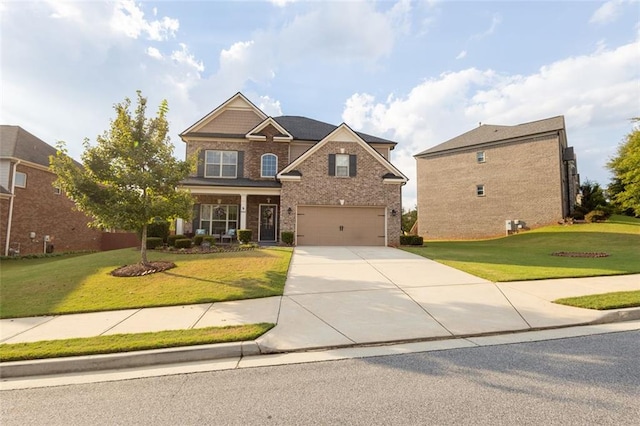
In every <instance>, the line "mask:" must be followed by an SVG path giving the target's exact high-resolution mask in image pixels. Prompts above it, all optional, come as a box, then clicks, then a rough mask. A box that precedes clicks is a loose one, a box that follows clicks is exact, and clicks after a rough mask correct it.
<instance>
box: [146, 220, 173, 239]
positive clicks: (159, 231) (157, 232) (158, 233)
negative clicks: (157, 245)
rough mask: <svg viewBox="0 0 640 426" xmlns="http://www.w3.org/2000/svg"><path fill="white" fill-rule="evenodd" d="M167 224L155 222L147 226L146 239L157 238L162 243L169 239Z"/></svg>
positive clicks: (168, 225)
mask: <svg viewBox="0 0 640 426" xmlns="http://www.w3.org/2000/svg"><path fill="white" fill-rule="evenodd" d="M169 227H170V224H169V222H164V221H157V222H151V223H150V224H148V225H147V237H159V238H162V241H163V242H167V238H169Z"/></svg>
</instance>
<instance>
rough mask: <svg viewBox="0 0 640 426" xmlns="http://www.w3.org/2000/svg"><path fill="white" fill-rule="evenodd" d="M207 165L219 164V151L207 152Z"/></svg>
mask: <svg viewBox="0 0 640 426" xmlns="http://www.w3.org/2000/svg"><path fill="white" fill-rule="evenodd" d="M206 162H207V163H208V164H214V163H220V151H207V161H206Z"/></svg>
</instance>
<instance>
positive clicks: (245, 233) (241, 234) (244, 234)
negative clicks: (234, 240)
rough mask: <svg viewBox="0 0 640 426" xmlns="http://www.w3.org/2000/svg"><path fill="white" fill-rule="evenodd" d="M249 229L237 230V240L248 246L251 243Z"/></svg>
mask: <svg viewBox="0 0 640 426" xmlns="http://www.w3.org/2000/svg"><path fill="white" fill-rule="evenodd" d="M251 235H252V232H251V229H238V240H239V241H240V242H241V243H242V244H248V243H249V241H251Z"/></svg>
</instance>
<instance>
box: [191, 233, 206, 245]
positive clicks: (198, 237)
mask: <svg viewBox="0 0 640 426" xmlns="http://www.w3.org/2000/svg"><path fill="white" fill-rule="evenodd" d="M204 237H205V236H204V235H196V236H195V237H193V244H194V245H196V246H199V245H201V244H202V242H203V241H204Z"/></svg>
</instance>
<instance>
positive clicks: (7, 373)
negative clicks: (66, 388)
mask: <svg viewBox="0 0 640 426" xmlns="http://www.w3.org/2000/svg"><path fill="white" fill-rule="evenodd" d="M639 319H640V308H626V309H620V310H617V311H615V312H608V313H606V314H605V315H603V316H602V317H600V318H598V319H596V320H593V321H589V322H585V323H578V324H568V325H562V326H551V327H540V328H531V329H521V330H505V331H502V332H492V333H479V334H474V335H459V336H450V337H446V338H442V337H439V338H428V337H425V338H421V339H412V340H410V341H407V340H399V341H385V342H370V343H367V344H354V345H344V346H340V347H341V348H343V347H365V346H371V345H385V344H386V345H389V344H397V343H407V342H415V341H428V340H445V339H463V338H468V337H481V336H485V335H491V336H495V335H500V334H512V333H519V332H527V331H540V330H553V329H559V328H570V327H580V326H585V325H597V324H607V323H615V322H625V321H634V320H639ZM335 348H336V347H335V346H331V347H316V348H312V349H304V350H287V351H282V350H281V351H277V350H276V351H273V350H271V349H268V348H263V349H262V350H261V348H260V346H259V345H258V343H257V342H256V341H253V340H251V341H243V342H232V343H216V344H211V345H198V346H184V347H179V348H166V349H152V350H147V351H136V352H123V353H116V354H104V355H86V356H76V357H67V358H52V359H42V360H30V361H14V362H3V363H0V379H15V378H25V377H29V376H48V375H54V374H68V373H82V372H89V371H101V370H114V369H125V368H137V367H150V366H157V365H163V364H165V365H166V364H178V363H185V362H196V361H210V360H216V359H224V358H241V357H245V356H254V355H272V354H276V353H285V352H303V351H307V350H314V351H316V350H322V349H335Z"/></svg>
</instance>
